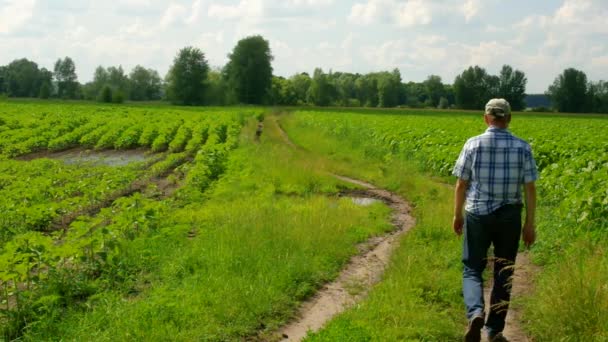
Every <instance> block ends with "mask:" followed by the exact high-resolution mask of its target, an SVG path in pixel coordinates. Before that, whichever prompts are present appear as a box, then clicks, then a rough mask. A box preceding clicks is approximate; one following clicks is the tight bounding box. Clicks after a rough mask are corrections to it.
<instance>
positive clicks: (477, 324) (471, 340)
mask: <svg viewBox="0 0 608 342" xmlns="http://www.w3.org/2000/svg"><path fill="white" fill-rule="evenodd" d="M484 324H485V319H484V318H483V316H482V315H479V314H478V315H476V316H473V318H471V320H470V321H469V327H468V328H467V332H466V334H464V341H465V342H479V341H481V328H483V326H484Z"/></svg>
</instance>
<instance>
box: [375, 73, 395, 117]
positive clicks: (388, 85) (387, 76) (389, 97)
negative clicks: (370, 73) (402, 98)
mask: <svg viewBox="0 0 608 342" xmlns="http://www.w3.org/2000/svg"><path fill="white" fill-rule="evenodd" d="M374 76H375V77H376V79H377V83H376V84H377V90H378V107H384V108H388V107H396V106H397V104H398V102H399V89H400V86H401V73H400V72H399V69H395V70H393V72H390V73H389V72H387V71H385V72H381V73H377V74H375V75H374Z"/></svg>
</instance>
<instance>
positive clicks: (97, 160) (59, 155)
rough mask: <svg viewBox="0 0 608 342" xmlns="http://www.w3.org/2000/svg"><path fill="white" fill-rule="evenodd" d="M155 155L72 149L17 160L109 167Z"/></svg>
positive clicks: (137, 151)
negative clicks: (54, 161)
mask: <svg viewBox="0 0 608 342" xmlns="http://www.w3.org/2000/svg"><path fill="white" fill-rule="evenodd" d="M153 157H154V155H153V154H150V153H148V150H146V149H134V150H103V151H95V150H85V149H72V150H66V151H62V152H48V151H45V152H37V153H32V154H28V155H25V156H22V157H19V158H17V159H18V160H26V161H28V160H34V159H39V158H48V159H55V160H62V161H63V162H64V163H66V164H84V163H86V164H93V165H108V166H125V165H128V164H131V163H139V162H144V161H147V160H150V159H151V158H153Z"/></svg>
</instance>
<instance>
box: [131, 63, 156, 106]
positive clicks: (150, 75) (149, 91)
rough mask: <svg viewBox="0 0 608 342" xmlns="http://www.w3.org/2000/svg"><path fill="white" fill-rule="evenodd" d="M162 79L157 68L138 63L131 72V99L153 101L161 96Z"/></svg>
mask: <svg viewBox="0 0 608 342" xmlns="http://www.w3.org/2000/svg"><path fill="white" fill-rule="evenodd" d="M161 88H162V80H161V78H160V76H159V75H158V72H157V71H156V70H152V69H146V68H144V67H142V66H141V65H136V66H135V67H134V68H133V70H131V73H130V74H129V90H130V92H129V99H130V100H132V101H153V100H160V98H161Z"/></svg>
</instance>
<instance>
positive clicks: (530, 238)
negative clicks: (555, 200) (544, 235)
mask: <svg viewBox="0 0 608 342" xmlns="http://www.w3.org/2000/svg"><path fill="white" fill-rule="evenodd" d="M521 238H522V240H524V245H525V246H526V248H530V246H532V245H533V244H534V242H535V241H536V228H535V227H534V223H532V222H528V221H526V223H524V229H523V230H522V235H521Z"/></svg>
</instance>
